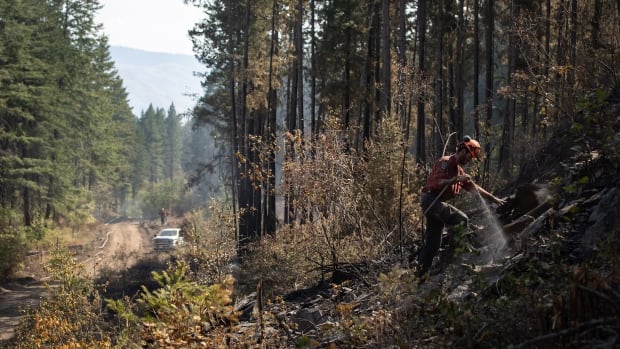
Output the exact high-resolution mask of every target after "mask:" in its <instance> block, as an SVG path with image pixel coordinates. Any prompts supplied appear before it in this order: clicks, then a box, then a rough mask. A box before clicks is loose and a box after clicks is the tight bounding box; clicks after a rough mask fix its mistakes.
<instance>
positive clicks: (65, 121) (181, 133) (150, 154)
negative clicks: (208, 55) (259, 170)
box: [0, 0, 218, 280]
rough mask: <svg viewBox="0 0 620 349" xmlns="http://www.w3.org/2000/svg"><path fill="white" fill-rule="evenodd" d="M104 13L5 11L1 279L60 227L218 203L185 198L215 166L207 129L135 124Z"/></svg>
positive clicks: (83, 9)
mask: <svg viewBox="0 0 620 349" xmlns="http://www.w3.org/2000/svg"><path fill="white" fill-rule="evenodd" d="M99 7H100V5H99V2H98V1H70V2H64V1H45V0H32V1H3V2H2V3H1V4H0V163H1V166H0V184H1V185H0V207H1V209H0V226H2V228H0V229H1V230H0V234H1V235H0V241H1V244H0V246H1V247H0V280H4V279H5V278H6V277H7V276H9V275H10V274H11V272H12V271H13V270H14V268H16V266H17V261H20V260H22V258H21V256H22V255H23V253H25V252H26V251H27V250H29V249H33V248H34V246H35V245H37V244H40V243H44V241H45V235H46V233H47V232H48V231H49V229H54V227H58V228H60V229H62V228H66V229H71V230H73V231H74V232H79V231H80V230H81V229H83V228H85V227H87V226H89V225H91V224H93V223H96V222H98V221H99V222H104V221H106V220H108V219H110V218H112V217H117V216H119V215H122V216H128V215H129V216H134V217H146V218H150V217H155V216H156V214H157V213H156V212H157V210H158V209H159V208H161V207H166V208H169V209H170V210H175V211H178V212H183V211H185V210H189V209H190V207H189V205H190V204H189V202H190V201H191V202H200V201H202V202H204V201H206V200H207V198H209V197H211V196H217V195H218V194H217V190H214V188H213V184H212V182H214V180H210V181H207V180H203V182H202V183H201V185H200V186H197V187H196V188H195V189H194V191H193V192H191V193H190V192H188V191H185V192H184V191H183V187H184V185H185V183H186V179H185V177H186V176H185V175H184V173H185V172H188V173H191V172H193V171H194V170H195V168H199V167H201V166H204V165H203V164H208V163H210V162H211V161H212V155H211V154H210V151H209V149H212V148H213V142H212V141H210V140H209V139H210V136H209V132H210V131H209V128H208V127H203V128H196V132H192V130H191V125H190V124H182V117H181V115H179V113H178V112H177V110H176V109H175V107H174V105H170V106H169V107H167V110H166V109H163V108H161V106H152V105H151V106H145V110H143V111H141V113H140V114H139V115H134V114H132V111H131V109H130V107H129V105H128V100H127V97H128V96H127V91H126V89H125V87H124V85H123V81H122V79H121V78H120V76H119V74H118V71H117V70H116V67H115V63H114V61H112V59H111V56H110V52H109V51H110V48H109V46H108V43H107V38H106V36H105V34H104V33H102V32H101V31H100V26H99V25H98V24H97V23H95V22H94V19H93V18H94V15H95V12H96V11H97V9H98V8H99ZM152 88H153V89H156V88H157V86H152ZM182 92H183V91H179V93H182ZM146 107H148V108H146ZM197 156H200V159H196V157H197ZM209 176H210V175H209ZM215 189H217V188H215ZM192 200H193V201H192Z"/></svg>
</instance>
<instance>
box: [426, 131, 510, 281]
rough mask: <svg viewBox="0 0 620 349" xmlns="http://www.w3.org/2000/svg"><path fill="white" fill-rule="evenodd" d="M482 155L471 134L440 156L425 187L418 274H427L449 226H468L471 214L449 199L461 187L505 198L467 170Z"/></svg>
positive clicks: (484, 195)
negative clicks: (491, 190) (453, 204)
mask: <svg viewBox="0 0 620 349" xmlns="http://www.w3.org/2000/svg"><path fill="white" fill-rule="evenodd" d="M479 157H480V144H479V143H478V142H477V141H476V140H474V139H471V138H470V137H469V136H465V137H464V138H463V142H461V143H460V144H459V145H458V147H457V151H456V153H455V154H452V155H451V156H442V157H441V158H439V159H438V160H437V161H436V162H435V165H434V166H433V169H432V170H431V173H430V174H429V176H428V179H427V181H426V185H425V186H424V188H422V197H421V206H422V210H423V212H424V216H425V217H426V232H425V234H424V243H423V245H422V249H421V251H420V254H419V255H418V271H417V273H418V275H419V276H423V275H425V274H426V273H427V272H428V270H429V268H430V267H431V265H432V263H433V259H434V258H435V255H436V254H437V252H438V251H439V247H440V246H441V235H442V233H443V229H444V227H445V226H449V227H454V226H457V225H462V226H464V227H467V226H468V217H467V215H466V214H465V213H464V212H462V211H461V210H459V209H457V208H456V207H454V206H452V205H450V204H447V203H446V202H445V201H447V200H450V199H452V198H454V197H455V196H456V195H459V194H460V192H461V189H465V190H467V191H470V192H471V191H474V190H477V191H478V192H479V193H480V195H481V196H482V197H484V198H486V199H489V200H491V201H493V202H495V203H497V204H498V205H502V204H503V203H504V200H502V199H499V198H497V197H495V195H493V194H491V193H489V192H488V191H486V190H484V189H483V188H482V187H480V186H479V185H477V184H476V183H474V182H472V180H471V176H469V175H468V174H466V173H465V170H463V167H462V166H464V165H466V164H467V163H468V162H470V161H471V160H472V159H478V158H479Z"/></svg>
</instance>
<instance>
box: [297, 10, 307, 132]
mask: <svg viewBox="0 0 620 349" xmlns="http://www.w3.org/2000/svg"><path fill="white" fill-rule="evenodd" d="M303 21H304V0H298V1H297V29H296V31H297V35H296V36H295V38H296V42H295V47H296V49H295V51H296V52H297V61H296V62H297V74H298V75H299V76H298V78H297V93H298V94H299V95H298V96H297V110H298V112H297V115H298V117H299V130H300V131H301V134H302V135H303V134H304V127H305V124H304V32H303Z"/></svg>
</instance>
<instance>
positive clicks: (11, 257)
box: [0, 231, 26, 282]
mask: <svg viewBox="0 0 620 349" xmlns="http://www.w3.org/2000/svg"><path fill="white" fill-rule="evenodd" d="M25 247H26V246H25V241H24V240H23V239H22V238H21V237H20V235H19V234H18V233H17V232H11V231H1V232H0V282H4V281H5V280H6V279H7V278H8V277H10V276H12V275H13V272H14V271H15V269H16V268H17V261H19V260H21V257H22V256H23V253H24V250H25Z"/></svg>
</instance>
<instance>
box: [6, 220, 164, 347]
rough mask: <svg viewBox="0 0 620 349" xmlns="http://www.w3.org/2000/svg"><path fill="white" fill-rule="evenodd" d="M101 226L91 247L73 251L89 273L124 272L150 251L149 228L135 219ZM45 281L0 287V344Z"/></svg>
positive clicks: (34, 300)
mask: <svg viewBox="0 0 620 349" xmlns="http://www.w3.org/2000/svg"><path fill="white" fill-rule="evenodd" d="M103 228H104V229H100V233H99V235H100V236H97V237H96V241H95V242H94V243H93V244H89V245H91V246H93V247H92V248H90V249H80V250H78V251H77V252H76V255H75V258H76V260H78V261H80V262H82V263H83V264H84V266H85V270H86V272H87V273H88V274H90V276H93V277H97V276H99V275H100V274H101V273H105V272H110V271H114V272H123V271H124V270H127V269H129V268H131V267H132V266H134V265H135V264H136V263H137V262H138V261H139V260H140V259H141V258H143V257H145V256H146V255H148V254H150V253H152V252H151V251H152V247H151V238H152V235H153V234H152V233H153V230H152V229H150V230H149V229H147V228H145V227H141V226H140V224H139V222H138V221H123V222H118V223H113V224H107V225H105V226H104V227H103ZM44 281H45V280H35V279H24V280H22V281H21V282H19V283H13V284H9V285H4V286H3V287H0V345H1V344H2V342H3V341H5V340H7V339H10V338H12V337H13V336H14V328H15V327H16V326H17V324H18V323H19V318H20V316H21V315H22V310H23V309H25V308H27V307H29V306H31V305H36V304H38V302H39V301H40V299H41V297H44V296H45V293H46V287H45V285H44V284H45V282H44Z"/></svg>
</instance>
